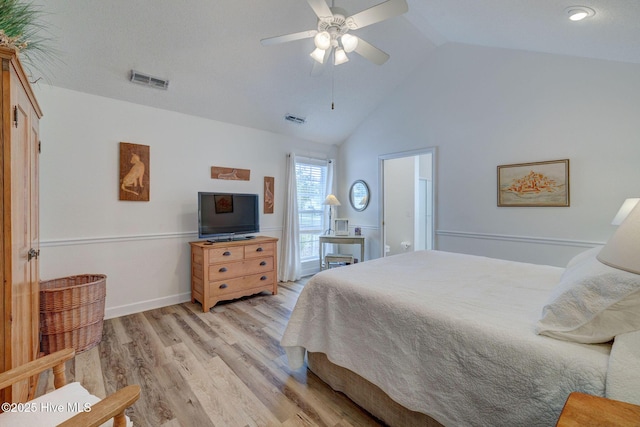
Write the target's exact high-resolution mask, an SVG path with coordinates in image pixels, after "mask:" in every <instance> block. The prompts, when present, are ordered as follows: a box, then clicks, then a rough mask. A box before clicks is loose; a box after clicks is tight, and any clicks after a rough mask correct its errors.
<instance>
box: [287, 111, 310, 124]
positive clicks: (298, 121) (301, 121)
mask: <svg viewBox="0 0 640 427" xmlns="http://www.w3.org/2000/svg"><path fill="white" fill-rule="evenodd" d="M284 119H285V120H288V121H290V122H292V123H295V124H297V125H303V124H304V122H306V121H307V119H305V118H304V117H298V116H294V115H292V114H287V115H286V116H284Z"/></svg>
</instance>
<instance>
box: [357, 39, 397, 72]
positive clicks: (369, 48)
mask: <svg viewBox="0 0 640 427" xmlns="http://www.w3.org/2000/svg"><path fill="white" fill-rule="evenodd" d="M354 52H355V53H357V54H358V55H360V56H362V57H364V58H367V59H368V60H369V61H371V62H373V63H374V64H377V65H382V64H384V63H385V62H387V60H388V59H389V54H388V53H386V52H383V51H381V50H380V49H378V48H377V47H375V46H373V45H371V44H369V43H367V42H366V41H364V40H362V39H361V38H360V37H358V46H357V47H356V48H355V50H354Z"/></svg>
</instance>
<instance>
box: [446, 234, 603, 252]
mask: <svg viewBox="0 0 640 427" xmlns="http://www.w3.org/2000/svg"><path fill="white" fill-rule="evenodd" d="M436 235H437V236H438V237H459V238H463V239H481V240H500V241H505V242H520V243H532V244H539V245H555V246H568V247H576V248H592V247H594V246H600V245H604V244H605V242H594V241H587V240H571V239H556V238H552V237H532V236H516V235H509V234H492V233H473V232H468V231H451V230H437V231H436Z"/></svg>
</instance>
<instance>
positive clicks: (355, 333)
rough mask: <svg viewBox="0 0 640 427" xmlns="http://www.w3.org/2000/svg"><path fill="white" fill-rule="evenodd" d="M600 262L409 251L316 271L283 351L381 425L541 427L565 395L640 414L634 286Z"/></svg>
mask: <svg viewBox="0 0 640 427" xmlns="http://www.w3.org/2000/svg"><path fill="white" fill-rule="evenodd" d="M598 251H599V248H594V249H590V250H587V251H585V252H584V253H583V254H580V255H578V256H576V257H575V258H574V259H573V260H571V262H570V263H569V265H568V266H567V268H559V267H553V266H542V265H534V264H526V263H519V262H512V261H505V260H498V259H491V258H486V257H480V256H471V255H463V254H456V253H447V252H439V251H418V252H412V253H407V254H402V255H395V256H391V257H386V258H380V259H376V260H372V261H367V262H365V263H359V264H354V265H352V266H347V267H341V268H337V269H331V270H326V271H323V272H321V273H319V274H317V275H316V276H314V277H313V278H312V279H311V280H310V281H309V282H308V283H307V284H306V286H305V287H304V289H303V291H302V292H301V294H300V297H299V299H298V302H297V303H296V306H295V308H294V310H293V312H292V314H291V317H290V320H289V323H288V325H287V328H286V330H285V332H284V334H283V337H282V339H281V345H282V347H283V348H284V349H285V351H286V353H287V357H288V361H289V365H290V366H291V368H293V369H299V368H302V367H304V366H305V360H306V358H305V357H306V354H307V353H309V358H308V362H309V363H308V366H309V368H310V369H311V370H312V371H314V372H315V373H316V374H317V375H318V376H320V378H322V379H323V380H324V381H326V382H328V383H329V384H330V385H331V386H332V387H334V389H337V390H339V391H343V392H345V394H347V395H349V396H350V397H352V399H353V400H354V401H355V402H356V403H358V404H360V406H362V407H363V408H364V409H366V410H368V411H369V412H371V413H372V414H373V415H375V416H376V417H378V418H380V419H381V420H382V421H384V422H385V423H387V424H389V425H402V426H405V425H410V423H413V424H414V425H439V424H438V423H440V424H442V425H446V426H465V425H490V426H502V425H504V426H514V425H527V426H536V425H540V426H549V425H554V424H555V422H556V420H557V418H558V416H559V414H560V412H561V410H562V407H563V404H564V402H565V400H566V399H567V396H568V395H569V393H570V392H572V391H580V392H584V393H588V394H593V395H597V396H607V397H612V398H615V399H617V400H625V401H630V402H631V403H640V392H639V391H638V390H637V389H638V388H640V377H638V375H640V374H636V372H640V363H639V362H638V359H639V356H638V354H640V332H637V330H639V329H640V319H639V317H640V280H639V278H640V276H638V275H635V274H632V273H627V272H623V271H621V270H617V269H613V268H611V267H607V266H604V264H601V263H599V262H598V261H597V260H596V259H595V256H596V254H597V252H598ZM594 277H595V279H594ZM620 277H622V279H620ZM612 281H613V282H615V284H616V286H609V285H610V284H611V283H612ZM595 282H602V283H603V284H604V285H601V284H599V283H597V284H596V285H594V283H595ZM609 288H612V289H613V290H605V291H603V290H602V289H609ZM611 294H615V295H611ZM576 300H577V301H583V302H584V301H585V300H587V301H589V303H587V304H580V303H578V304H576ZM594 300H598V301H595V302H594ZM601 300H602V301H601ZM581 305H582V306H581ZM583 306H584V307H583ZM620 307H622V311H623V314H622V315H620V314H619V313H617V311H619V310H618V309H619V308H620ZM614 312H615V313H614ZM585 319H586V320H585ZM365 389H366V390H365ZM372 393H373V394H372ZM354 394H357V396H354ZM386 400H388V401H389V402H387V401H386ZM387 403H389V405H387ZM383 404H384V406H383ZM398 417H400V418H398ZM402 417H404V418H402ZM406 417H408V418H406ZM408 419H411V420H412V421H410V422H409V421H407V420H408ZM398 420H400V421H398ZM429 423H430V424H429Z"/></svg>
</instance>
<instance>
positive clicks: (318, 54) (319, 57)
mask: <svg viewBox="0 0 640 427" xmlns="http://www.w3.org/2000/svg"><path fill="white" fill-rule="evenodd" d="M324 55H325V51H324V50H322V49H320V48H319V47H317V48H315V49H314V50H313V52H311V53H310V54H309V56H311V57H312V58H313V59H315V60H316V61H318V62H319V63H320V64H322V63H323V62H324Z"/></svg>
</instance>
